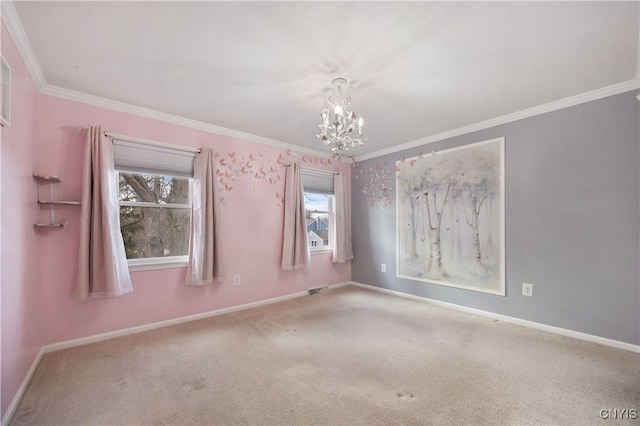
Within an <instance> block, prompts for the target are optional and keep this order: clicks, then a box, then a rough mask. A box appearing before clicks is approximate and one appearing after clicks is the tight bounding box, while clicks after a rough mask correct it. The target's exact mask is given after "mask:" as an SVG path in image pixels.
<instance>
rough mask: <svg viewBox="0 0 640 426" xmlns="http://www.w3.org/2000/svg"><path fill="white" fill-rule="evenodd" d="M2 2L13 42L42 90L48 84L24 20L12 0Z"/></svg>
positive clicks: (6, 24) (5, 20)
mask: <svg viewBox="0 0 640 426" xmlns="http://www.w3.org/2000/svg"><path fill="white" fill-rule="evenodd" d="M0 4H1V10H0V12H1V13H0V15H2V21H3V22H4V25H5V26H6V27H7V31H9V35H11V38H12V39H13V42H14V43H15V44H16V47H17V48H18V52H20V56H21V57H22V60H23V61H24V63H25V65H26V66H27V69H28V70H29V73H30V74H31V78H33V81H34V82H35V84H36V86H37V87H38V90H39V91H40V92H42V89H43V88H44V87H45V85H46V81H45V79H44V73H43V72H42V68H40V64H39V63H38V59H36V55H35V53H33V49H32V48H31V44H30V43H29V39H28V38H27V34H26V33H25V32H24V28H23V27H22V22H20V18H19V17H18V13H17V12H16V9H15V7H14V6H13V2H12V1H10V0H2V1H0Z"/></svg>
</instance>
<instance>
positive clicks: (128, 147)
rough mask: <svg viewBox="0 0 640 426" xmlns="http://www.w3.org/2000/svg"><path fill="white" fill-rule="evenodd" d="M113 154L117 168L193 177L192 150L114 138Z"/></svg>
mask: <svg viewBox="0 0 640 426" xmlns="http://www.w3.org/2000/svg"><path fill="white" fill-rule="evenodd" d="M113 155H114V163H115V167H116V169H117V170H122V171H129V172H140V173H152V174H160V175H170V176H182V177H193V157H194V156H195V153H194V152H190V151H182V150H179V149H173V148H166V147H162V146H154V145H149V144H144V143H139V142H130V141H124V140H119V139H114V140H113Z"/></svg>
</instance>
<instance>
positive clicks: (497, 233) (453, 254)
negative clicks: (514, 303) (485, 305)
mask: <svg viewBox="0 0 640 426" xmlns="http://www.w3.org/2000/svg"><path fill="white" fill-rule="evenodd" d="M396 171H397V179H396V191H397V192H396V199H397V221H398V233H397V235H398V250H397V253H398V261H397V265H398V271H397V274H398V277H401V278H409V279H414V280H418V281H425V282H431V283H435V284H442V285H447V286H453V287H461V288H466V289H469V290H476V291H482V292H487V293H493V294H499V295H504V294H505V293H504V289H505V280H504V279H505V277H504V138H500V139H494V140H490V141H486V142H479V143H476V144H472V145H465V146H463V147H459V148H453V149H449V150H445V151H438V152H434V153H432V154H425V155H422V154H421V155H419V156H417V157H413V158H408V159H404V158H403V159H401V160H400V161H398V162H396Z"/></svg>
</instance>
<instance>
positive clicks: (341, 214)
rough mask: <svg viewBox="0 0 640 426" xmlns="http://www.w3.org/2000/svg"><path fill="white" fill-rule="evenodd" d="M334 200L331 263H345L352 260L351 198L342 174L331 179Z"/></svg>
mask: <svg viewBox="0 0 640 426" xmlns="http://www.w3.org/2000/svg"><path fill="white" fill-rule="evenodd" d="M333 195H334V198H335V201H336V202H335V218H336V226H335V234H334V235H335V238H334V239H333V241H334V244H333V262H334V263H345V262H346V261H347V260H351V259H353V248H352V246H351V198H350V197H349V191H348V187H347V184H346V182H345V179H344V175H343V174H342V173H338V174H337V175H336V176H334V177H333Z"/></svg>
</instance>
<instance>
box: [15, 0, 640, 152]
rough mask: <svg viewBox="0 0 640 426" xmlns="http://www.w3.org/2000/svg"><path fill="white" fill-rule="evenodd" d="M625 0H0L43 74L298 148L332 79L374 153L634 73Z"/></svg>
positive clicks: (634, 15) (632, 26) (56, 82)
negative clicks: (347, 85) (342, 81)
mask: <svg viewBox="0 0 640 426" xmlns="http://www.w3.org/2000/svg"><path fill="white" fill-rule="evenodd" d="M638 5H639V4H638V3H637V2H617V3H613V2H586V3H578V2H496V3H483V2H351V3H338V2H331V3H329V2H146V1H145V2H56V1H46V2H14V6H15V9H16V11H17V13H18V16H19V19H20V21H21V23H22V25H23V27H24V30H25V32H26V35H27V37H28V40H29V42H30V44H31V48H32V49H33V52H34V53H35V57H36V58H37V62H38V63H39V65H40V67H41V68H42V71H43V74H44V77H45V79H46V83H47V84H48V85H52V86H58V87H60V88H64V89H71V90H74V91H79V92H83V93H86V94H89V95H94V96H98V97H103V98H107V99H110V100H116V101H119V102H124V103H127V104H131V105H135V106H140V107H145V108H149V109H153V110H156V111H160V112H164V113H169V114H174V115H177V116H181V117H185V118H189V119H193V120H198V121H201V122H204V123H209V124H213V125H216V126H221V127H224V128H228V129H233V130H237V131H241V132H246V133H250V134H253V135H257V136H260V137H265V138H270V139H274V140H277V141H282V142H286V143H290V144H295V145H299V146H302V147H307V148H315V149H324V148H323V147H322V146H321V143H320V142H319V141H318V140H317V139H316V138H315V135H316V133H317V130H318V127H317V125H318V124H319V122H320V117H319V112H320V109H321V107H322V104H323V103H324V100H325V99H326V96H327V94H328V88H329V83H330V81H331V80H332V79H333V78H334V77H338V76H341V77H345V78H347V79H348V80H349V81H350V82H351V95H352V98H353V103H352V104H353V107H354V109H355V110H356V111H358V112H359V113H360V114H361V115H362V116H363V117H364V118H365V129H366V133H367V135H368V136H369V141H368V143H367V145H365V146H364V147H362V148H358V149H356V150H353V151H350V152H349V153H350V154H352V155H359V156H362V155H368V154H371V153H373V152H378V151H380V150H387V151H388V150H389V149H393V147H395V146H397V145H400V144H406V143H408V142H412V141H416V140H418V139H421V138H426V137H429V136H432V135H437V134H440V133H443V132H447V131H451V130H453V129H458V128H460V127H464V126H469V125H472V124H474V123H478V122H482V121H485V120H490V119H493V118H496V117H500V116H503V115H505V114H510V113H514V112H517V111H521V110H524V109H527V108H531V107H535V106H538V105H541V104H546V103H549V102H552V101H557V100H560V99H563V98H567V97H571V96H575V95H578V94H582V93H584V92H589V91H593V90H596V89H601V88H603V87H606V86H611V85H616V84H620V83H623V82H629V80H633V79H636V82H637V72H638V70H637V64H638V40H639V26H638V20H639V19H638V18H639V12H638Z"/></svg>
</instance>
